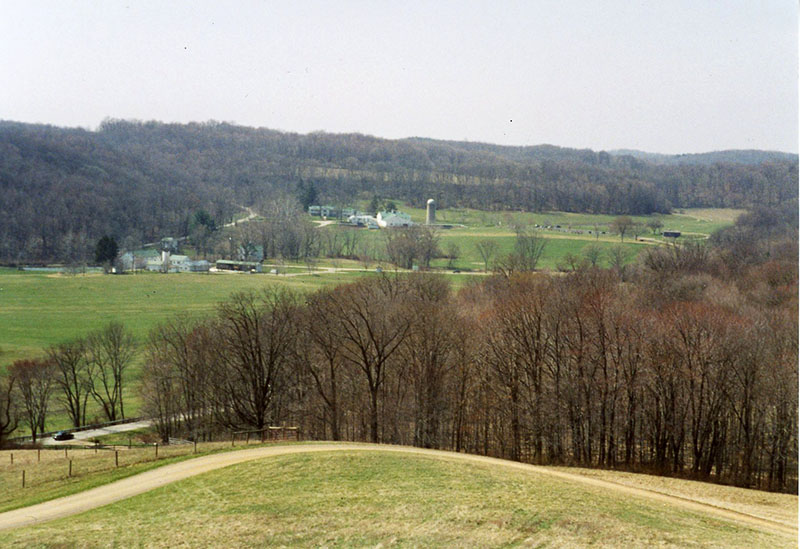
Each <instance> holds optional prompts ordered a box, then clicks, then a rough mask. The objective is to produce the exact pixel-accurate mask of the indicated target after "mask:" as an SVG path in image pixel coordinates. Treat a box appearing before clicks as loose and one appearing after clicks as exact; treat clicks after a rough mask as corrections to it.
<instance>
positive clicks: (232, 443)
mask: <svg viewBox="0 0 800 549" xmlns="http://www.w3.org/2000/svg"><path fill="white" fill-rule="evenodd" d="M235 436H236V435H234V434H233V433H231V446H236V444H234V442H233V437H235Z"/></svg>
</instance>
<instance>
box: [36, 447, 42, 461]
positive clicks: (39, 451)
mask: <svg viewBox="0 0 800 549" xmlns="http://www.w3.org/2000/svg"><path fill="white" fill-rule="evenodd" d="M40 461H42V449H41V448H37V449H36V463H39V462H40Z"/></svg>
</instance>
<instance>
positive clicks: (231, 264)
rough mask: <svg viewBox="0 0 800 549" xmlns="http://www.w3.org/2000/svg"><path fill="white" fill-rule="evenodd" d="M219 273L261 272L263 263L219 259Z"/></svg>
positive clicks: (217, 264)
mask: <svg viewBox="0 0 800 549" xmlns="http://www.w3.org/2000/svg"><path fill="white" fill-rule="evenodd" d="M216 266H217V270H218V271H242V272H256V273H260V272H261V263H258V262H257V261H231V260H229V259H218V260H217V263H216Z"/></svg>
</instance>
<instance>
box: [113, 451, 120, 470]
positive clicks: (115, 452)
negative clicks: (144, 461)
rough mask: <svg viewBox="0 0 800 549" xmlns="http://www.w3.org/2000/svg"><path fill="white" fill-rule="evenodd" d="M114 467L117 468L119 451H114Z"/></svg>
mask: <svg viewBox="0 0 800 549" xmlns="http://www.w3.org/2000/svg"><path fill="white" fill-rule="evenodd" d="M114 467H119V450H114Z"/></svg>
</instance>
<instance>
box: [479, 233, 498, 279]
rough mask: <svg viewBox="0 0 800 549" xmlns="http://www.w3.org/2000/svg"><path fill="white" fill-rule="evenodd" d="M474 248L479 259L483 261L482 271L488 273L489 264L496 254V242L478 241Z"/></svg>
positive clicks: (489, 240)
mask: <svg viewBox="0 0 800 549" xmlns="http://www.w3.org/2000/svg"><path fill="white" fill-rule="evenodd" d="M475 247H476V248H477V249H478V253H479V254H480V255H481V259H483V270H484V271H487V272H488V271H489V264H490V263H491V262H492V259H494V256H495V255H496V254H497V247H498V246H497V241H496V240H492V239H488V238H487V239H485V240H479V241H478V242H476V243H475Z"/></svg>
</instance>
